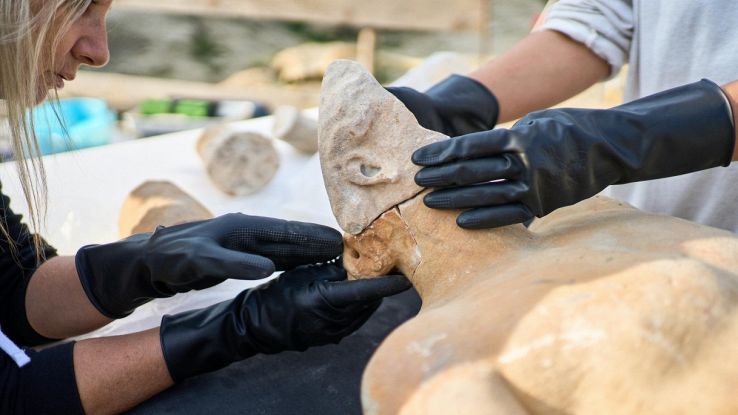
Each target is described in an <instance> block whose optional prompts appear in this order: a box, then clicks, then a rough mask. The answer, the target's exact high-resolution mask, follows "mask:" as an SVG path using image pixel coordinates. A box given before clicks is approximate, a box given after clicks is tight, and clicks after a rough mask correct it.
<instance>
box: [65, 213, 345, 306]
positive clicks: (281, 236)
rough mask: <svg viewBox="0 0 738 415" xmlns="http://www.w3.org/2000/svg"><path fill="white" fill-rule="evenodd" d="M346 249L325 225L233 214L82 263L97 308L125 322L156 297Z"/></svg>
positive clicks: (165, 231)
mask: <svg viewBox="0 0 738 415" xmlns="http://www.w3.org/2000/svg"><path fill="white" fill-rule="evenodd" d="M342 247H343V241H342V239H341V234H340V233H339V232H337V231H336V230H334V229H332V228H329V227H326V226H321V225H315V224H310V223H302V222H288V221H285V220H280V219H272V218H264V217H258V216H247V215H243V214H240V213H232V214H228V215H224V216H220V217H217V218H214V219H210V220H205V221H200V222H192V223H186V224H182V225H176V226H171V227H168V228H164V227H160V228H158V229H157V230H156V231H155V232H153V233H145V234H138V235H133V236H131V237H129V238H126V239H123V240H121V241H118V242H114V243H111V244H105V245H88V246H85V247H83V248H81V249H80V250H79V251H78V252H77V256H76V264H77V273H78V274H79V277H80V281H81V282H82V286H83V287H84V289H85V292H86V293H87V296H88V297H89V298H90V301H91V302H92V303H93V304H94V305H95V306H96V307H97V309H98V310H100V312H101V313H103V314H104V315H106V316H108V317H111V318H121V317H125V316H126V315H128V314H130V313H131V312H133V310H134V309H135V308H136V307H138V306H140V305H141V304H144V303H146V302H147V301H150V300H152V299H153V298H162V297H171V296H172V295H174V294H176V293H181V292H186V291H190V290H200V289H203V288H207V287H211V286H213V285H216V284H219V283H221V282H223V281H224V280H226V279H228V278H234V279H244V280H255V279H262V278H266V277H268V276H269V275H271V274H272V273H273V272H274V271H275V270H286V269H292V268H295V267H296V266H299V265H304V264H312V263H317V262H326V261H329V260H331V259H334V258H336V257H338V256H339V255H341V251H342V249H343V248H342Z"/></svg>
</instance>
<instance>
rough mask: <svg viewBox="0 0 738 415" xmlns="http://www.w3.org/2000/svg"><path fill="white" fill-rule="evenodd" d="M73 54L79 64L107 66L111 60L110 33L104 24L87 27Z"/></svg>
mask: <svg viewBox="0 0 738 415" xmlns="http://www.w3.org/2000/svg"><path fill="white" fill-rule="evenodd" d="M73 54H74V57H75V59H77V60H78V61H79V62H81V63H83V64H85V65H89V66H105V64H107V63H108V61H109V60H110V51H109V50H108V33H107V30H106V28H105V24H104V23H97V24H93V25H90V26H87V27H86V28H85V30H84V32H83V35H82V36H81V37H80V39H79V40H78V41H77V43H76V44H75V47H74V50H73Z"/></svg>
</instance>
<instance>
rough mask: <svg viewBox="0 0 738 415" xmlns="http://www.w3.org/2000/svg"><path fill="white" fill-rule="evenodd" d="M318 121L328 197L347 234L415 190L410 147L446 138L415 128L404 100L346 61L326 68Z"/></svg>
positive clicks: (414, 192)
mask: <svg viewBox="0 0 738 415" xmlns="http://www.w3.org/2000/svg"><path fill="white" fill-rule="evenodd" d="M318 123H319V128H318V137H319V139H318V147H319V153H320V163H321V168H322V169H323V177H324V178H325V179H326V180H325V185H326V190H327V191H328V198H329V199H330V201H331V207H332V208H333V214H334V215H335V216H336V219H337V220H338V224H339V225H340V226H341V228H342V229H343V230H344V231H346V232H349V233H351V234H358V233H359V232H361V231H362V230H363V229H364V228H366V227H367V226H368V225H369V224H370V223H371V222H372V221H373V220H374V219H376V218H377V217H378V216H379V215H381V214H382V213H383V212H384V211H386V210H387V209H389V208H391V207H392V206H394V205H396V204H398V203H399V202H402V201H403V200H407V199H409V198H410V197H412V196H414V195H416V194H417V193H419V192H420V191H421V190H422V189H421V188H420V187H419V186H418V185H416V184H415V181H414V176H415V173H416V172H417V171H418V170H419V167H418V166H416V165H414V164H413V163H412V162H411V161H410V155H411V154H412V151H413V150H415V149H417V148H420V147H422V146H424V145H426V144H430V143H433V142H436V141H439V140H444V139H446V138H447V137H446V136H444V135H443V134H440V133H437V132H434V131H430V130H426V129H425V128H423V127H421V126H419V125H418V123H417V121H416V119H415V116H414V115H413V114H412V113H411V112H410V111H409V110H408V109H407V108H405V106H404V105H403V104H402V102H400V101H399V100H398V99H396V98H395V97H394V96H393V95H392V94H390V93H389V92H387V91H386V90H385V89H384V88H382V86H381V85H379V83H378V82H377V81H376V80H375V79H374V78H373V77H372V76H371V75H370V74H369V73H368V72H367V71H366V70H364V68H363V67H362V66H361V65H360V64H358V63H356V62H353V61H347V60H341V61H336V62H334V63H333V64H331V65H330V66H329V67H328V71H327V73H326V75H325V78H324V79H323V89H322V92H321V98H320V116H319V121H318ZM377 137H382V140H381V142H378V141H377V140H376V138H377ZM328 179H330V180H328Z"/></svg>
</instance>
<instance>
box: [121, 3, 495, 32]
mask: <svg viewBox="0 0 738 415" xmlns="http://www.w3.org/2000/svg"><path fill="white" fill-rule="evenodd" d="M114 7H115V8H116V9H121V10H138V11H154V12H166V13H180V14H195V15H212V16H224V17H241V18H251V19H270V20H287V21H307V22H315V23H326V24H334V25H348V26H356V27H374V28H377V29H407V30H430V31H477V30H478V29H479V23H478V22H479V18H480V13H483V11H482V10H480V0H450V1H449V0H382V1H377V0H375V1H371V0H367V1H356V0H153V1H152V0H116V1H115V3H114Z"/></svg>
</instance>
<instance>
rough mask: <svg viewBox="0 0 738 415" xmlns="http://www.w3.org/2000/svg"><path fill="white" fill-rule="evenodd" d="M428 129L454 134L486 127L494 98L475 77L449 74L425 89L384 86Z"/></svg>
mask: <svg viewBox="0 0 738 415" xmlns="http://www.w3.org/2000/svg"><path fill="white" fill-rule="evenodd" d="M387 91H389V92H391V93H392V94H393V95H394V96H395V97H397V99H399V100H400V101H402V103H403V104H405V106H406V107H407V108H408V109H409V110H410V112H412V113H413V115H415V118H416V119H417V120H418V123H419V124H420V125H421V126H422V127H423V128H427V129H429V130H433V131H437V132H439V133H443V134H445V135H448V136H451V137H455V136H458V135H463V134H469V133H473V132H477V131H484V130H490V129H492V128H494V126H495V124H496V123H497V116H498V114H499V105H498V103H497V98H495V96H494V95H493V94H492V92H490V90H489V89H487V87H485V86H484V85H482V84H481V83H479V82H478V81H476V80H474V79H471V78H468V77H465V76H461V75H452V76H450V77H448V78H446V79H445V80H443V81H441V82H440V83H438V84H436V85H434V86H433V87H432V88H431V89H429V90H428V91H426V92H425V93H422V92H418V91H416V90H414V89H412V88H407V87H388V88H387Z"/></svg>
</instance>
